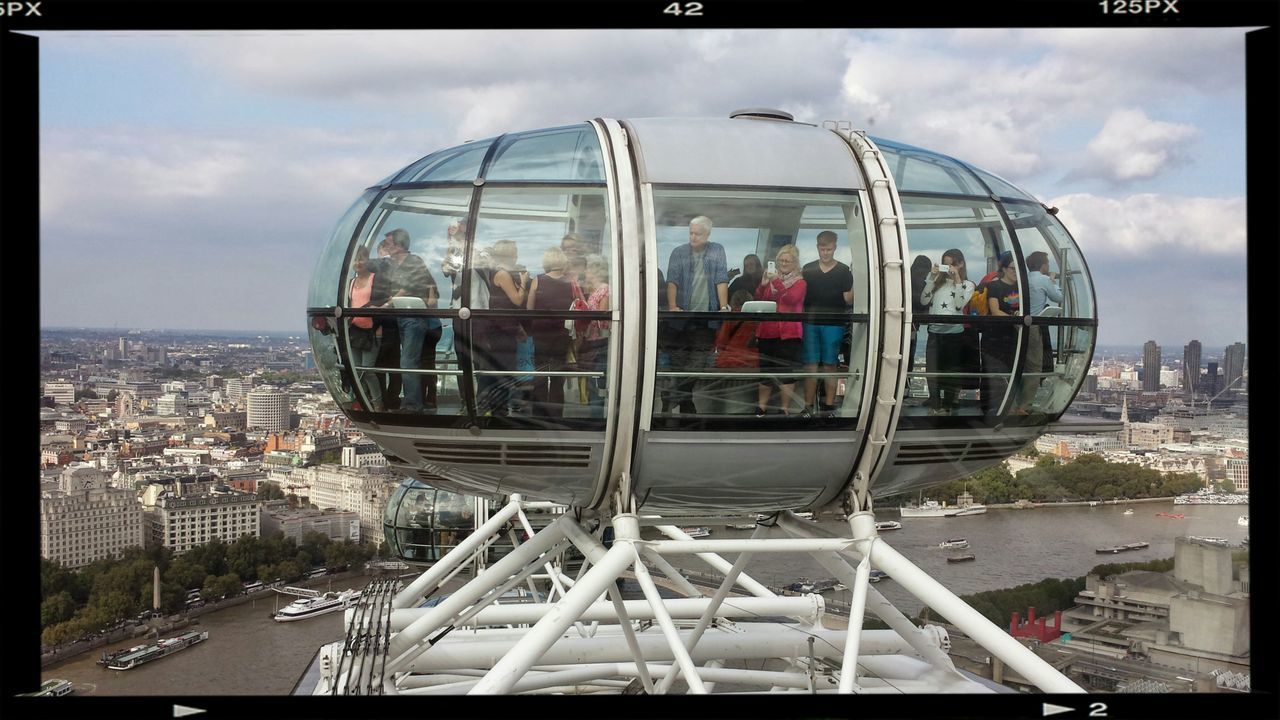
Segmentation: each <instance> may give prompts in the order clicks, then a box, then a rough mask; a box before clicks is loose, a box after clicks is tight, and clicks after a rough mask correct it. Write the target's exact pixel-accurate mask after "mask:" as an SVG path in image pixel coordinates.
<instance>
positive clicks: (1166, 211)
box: [1049, 194, 1248, 274]
mask: <svg viewBox="0 0 1280 720" xmlns="http://www.w3.org/2000/svg"><path fill="white" fill-rule="evenodd" d="M1049 204H1050V205H1056V206H1057V207H1058V208H1059V210H1060V212H1059V213H1058V219H1060V220H1061V221H1062V223H1063V224H1064V225H1066V227H1067V229H1068V230H1069V231H1070V232H1071V235H1072V237H1074V238H1075V240H1076V242H1077V243H1079V245H1080V249H1081V251H1082V252H1083V253H1084V254H1085V257H1087V258H1093V257H1094V256H1097V257H1100V258H1108V259H1111V258H1118V257H1119V258H1132V257H1139V258H1141V257H1148V258H1158V257H1160V253H1166V252H1174V253H1177V254H1178V255H1193V256H1195V255H1198V256H1210V257H1212V256H1235V257H1240V258H1241V259H1242V262H1241V270H1240V271H1241V273H1242V274H1243V272H1244V265H1243V257H1244V255H1245V250H1246V245H1247V242H1248V234H1247V231H1246V224H1245V221H1246V215H1245V200H1244V198H1242V197H1232V198H1207V197H1173V196H1167V195H1154V194H1138V195H1130V196H1128V197H1125V198H1107V197H1100V196H1097V195H1089V194H1073V195H1064V196H1062V197H1058V198H1054V199H1053V200H1051V201H1050V202H1049ZM1166 259H1167V258H1166Z"/></svg>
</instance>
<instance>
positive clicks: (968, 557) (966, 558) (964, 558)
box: [947, 553, 976, 563]
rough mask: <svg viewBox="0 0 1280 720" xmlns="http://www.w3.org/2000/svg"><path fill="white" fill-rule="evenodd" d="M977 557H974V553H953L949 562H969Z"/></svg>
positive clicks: (948, 559)
mask: <svg viewBox="0 0 1280 720" xmlns="http://www.w3.org/2000/svg"><path fill="white" fill-rule="evenodd" d="M975 559H976V558H975V557H974V555H973V553H965V554H963V555H952V556H950V557H948V558H947V562H949V563H958V562H969V561H970V560H975Z"/></svg>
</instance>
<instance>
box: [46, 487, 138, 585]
mask: <svg viewBox="0 0 1280 720" xmlns="http://www.w3.org/2000/svg"><path fill="white" fill-rule="evenodd" d="M142 543H143V517H142V506H141V505H139V504H138V494H137V493H136V492H134V491H133V490H118V489H116V488H109V487H105V486H90V487H88V488H87V489H83V490H70V491H51V492H45V493H42V494H41V497H40V556H41V557H44V558H47V559H49V560H53V561H56V562H59V563H61V564H62V566H63V567H65V568H68V569H73V570H74V569H77V568H82V567H84V566H85V565H88V564H89V563H91V562H93V561H94V560H99V559H101V558H104V557H107V556H108V555H115V554H118V553H120V552H121V551H123V550H124V549H125V548H128V547H133V546H140V545H142Z"/></svg>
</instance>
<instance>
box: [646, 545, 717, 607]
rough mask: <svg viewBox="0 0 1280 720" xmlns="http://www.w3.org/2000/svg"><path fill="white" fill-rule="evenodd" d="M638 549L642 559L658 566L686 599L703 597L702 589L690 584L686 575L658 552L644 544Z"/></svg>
mask: <svg viewBox="0 0 1280 720" xmlns="http://www.w3.org/2000/svg"><path fill="white" fill-rule="evenodd" d="M637 549H638V550H639V551H640V557H641V558H642V559H646V560H648V561H649V562H652V563H653V564H654V565H656V566H657V567H658V569H659V570H661V571H662V573H663V575H665V576H666V578H667V580H668V581H669V582H671V583H672V584H674V585H675V586H676V587H677V588H679V590H680V592H682V593H684V594H685V596H686V597H693V598H700V597H703V593H702V588H700V587H698V586H697V585H694V584H693V583H691V582H689V579H688V578H686V577H685V576H684V573H682V572H680V571H679V570H678V569H676V566H674V565H672V564H671V563H670V562H668V561H667V559H666V558H664V557H662V556H661V555H659V554H658V553H656V552H653V551H652V550H650V549H649V548H648V547H646V546H645V545H643V544H640V545H638V546H637Z"/></svg>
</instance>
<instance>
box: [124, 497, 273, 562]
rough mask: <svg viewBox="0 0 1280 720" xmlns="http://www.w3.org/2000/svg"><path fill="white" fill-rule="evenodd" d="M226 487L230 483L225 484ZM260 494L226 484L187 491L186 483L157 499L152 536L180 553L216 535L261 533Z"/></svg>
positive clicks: (151, 513)
mask: <svg viewBox="0 0 1280 720" xmlns="http://www.w3.org/2000/svg"><path fill="white" fill-rule="evenodd" d="M222 487H224V488H225V487H226V486H222ZM259 504H260V502H259V500H258V496H257V495H255V494H252V493H240V492H235V491H234V490H231V489H230V488H226V489H225V490H219V489H216V486H215V489H213V490H211V491H209V492H205V493H199V494H187V493H185V492H184V489H183V484H182V483H180V482H179V483H175V490H170V491H165V492H164V493H162V494H161V495H160V496H159V497H157V498H156V499H155V505H154V506H152V508H151V509H150V510H149V511H148V512H147V524H148V527H149V530H150V534H151V539H152V540H153V541H155V542H157V543H159V544H161V545H164V546H165V547H167V548H169V549H170V550H172V551H173V553H174V554H175V555H180V554H182V553H184V552H186V551H188V550H190V549H191V548H193V547H195V546H197V545H203V544H205V543H207V542H209V541H210V540H213V539H214V538H217V539H219V540H222V541H223V542H226V543H230V542H235V540H236V538H238V537H240V536H241V535H252V536H254V537H259V536H260V535H261V527H262V523H261V519H260V518H259V513H258V506H259Z"/></svg>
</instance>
